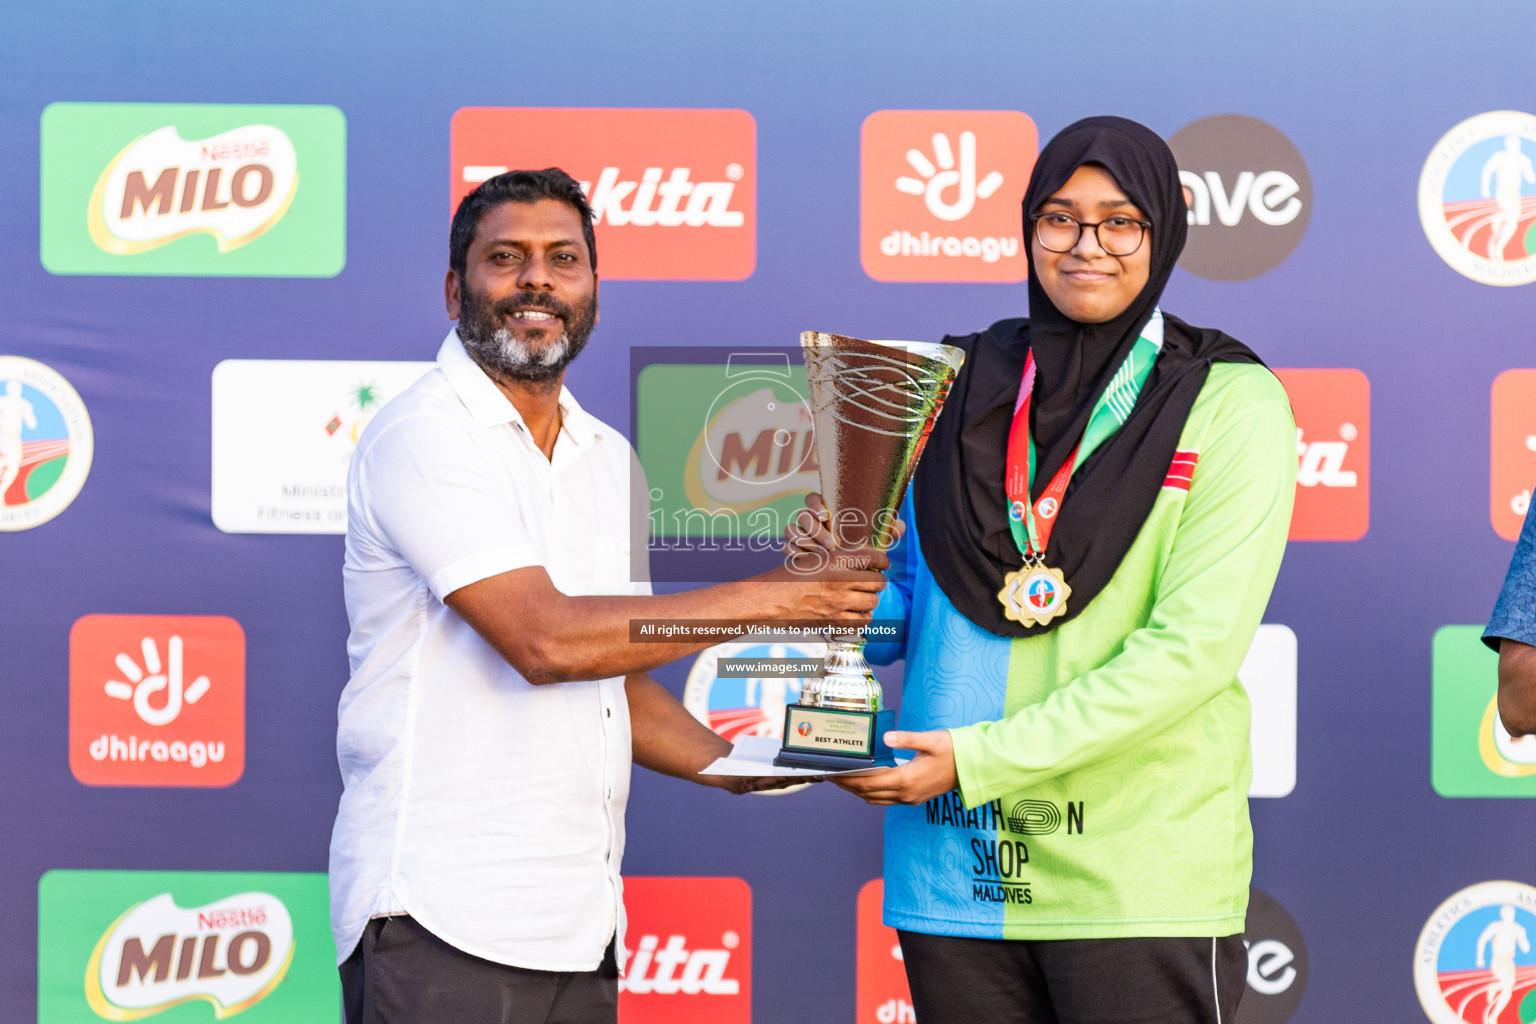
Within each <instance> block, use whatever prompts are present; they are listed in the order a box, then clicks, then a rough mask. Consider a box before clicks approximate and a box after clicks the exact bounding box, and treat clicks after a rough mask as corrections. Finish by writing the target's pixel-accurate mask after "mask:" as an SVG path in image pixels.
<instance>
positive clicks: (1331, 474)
mask: <svg viewBox="0 0 1536 1024" xmlns="http://www.w3.org/2000/svg"><path fill="white" fill-rule="evenodd" d="M1302 434H1303V431H1302V428H1301V427H1297V428H1296V456H1297V458H1298V459H1299V460H1300V465H1299V466H1298V467H1297V470H1296V483H1297V485H1298V486H1301V487H1354V486H1355V484H1356V482H1357V477H1356V476H1355V472H1354V470H1349V469H1345V468H1344V460H1345V459H1347V458H1348V457H1349V442H1351V441H1353V440H1354V439H1355V438H1356V437H1357V436H1359V431H1357V430H1356V429H1355V425H1354V424H1353V423H1342V424H1340V425H1339V438H1340V439H1339V440H1337V441H1306V440H1303V437H1302Z"/></svg>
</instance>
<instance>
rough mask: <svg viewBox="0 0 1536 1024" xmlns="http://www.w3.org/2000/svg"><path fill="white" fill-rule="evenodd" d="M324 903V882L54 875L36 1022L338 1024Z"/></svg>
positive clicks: (44, 904) (42, 923)
mask: <svg viewBox="0 0 1536 1024" xmlns="http://www.w3.org/2000/svg"><path fill="white" fill-rule="evenodd" d="M326 907H327V899H326V881H325V876H324V875H323V874H276V873H264V874H245V873H231V874H223V873H214V872H139V871H50V872H48V873H47V874H45V875H44V876H43V877H42V880H41V881H40V882H39V883H38V967H37V974H38V985H37V994H38V1020H40V1021H65V1020H70V1021H76V1020H100V1019H105V1020H112V1021H137V1020H143V1019H145V1018H150V1017H156V1016H158V1015H159V1014H162V1013H169V1015H170V1017H171V1018H174V1019H178V1020H179V1019H182V1018H181V1017H180V1016H179V1014H178V1013H177V1012H176V1010H175V1008H176V1007H179V1006H184V1005H186V1004H192V1007H189V1008H188V1009H186V1010H183V1011H181V1013H186V1014H187V1015H188V1017H187V1019H203V1020H209V1019H217V1020H224V1019H225V1018H228V1017H233V1016H236V1015H239V1017H240V1019H241V1020H242V1021H250V1022H251V1024H262V1022H273V1024H276V1022H279V1021H281V1022H283V1024H292V1022H295V1021H320V1020H335V1018H336V1004H337V1001H338V1000H339V999H340V996H341V993H340V984H339V980H338V979H337V976H336V967H335V960H334V958H333V957H332V956H331V951H333V950H334V948H335V947H334V945H333V944H332V943H331V941H330V937H329V930H328V922H327V911H326ZM203 1003H206V1004H207V1006H206V1007H202V1008H198V1009H194V1008H193V1007H197V1006H198V1004H203Z"/></svg>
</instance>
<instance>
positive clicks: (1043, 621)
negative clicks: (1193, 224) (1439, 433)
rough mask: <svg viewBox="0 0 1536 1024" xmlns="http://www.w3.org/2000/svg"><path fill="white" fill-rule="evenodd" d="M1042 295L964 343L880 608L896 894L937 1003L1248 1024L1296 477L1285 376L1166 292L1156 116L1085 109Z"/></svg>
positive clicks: (1046, 178)
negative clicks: (1260, 826)
mask: <svg viewBox="0 0 1536 1024" xmlns="http://www.w3.org/2000/svg"><path fill="white" fill-rule="evenodd" d="M1024 214H1025V238H1026V239H1027V242H1028V252H1029V267H1030V273H1029V308H1030V314H1031V315H1030V318H1029V319H1027V320H1024V319H1018V320H1004V321H1002V322H1000V323H997V324H993V325H992V326H991V327H990V328H988V329H987V330H985V331H982V332H981V333H979V334H973V335H970V336H968V337H964V338H953V337H951V338H946V339H945V341H946V342H948V343H950V344H953V345H958V346H960V347H961V348H963V349H965V351H966V362H965V365H964V368H963V369H962V371H961V373H960V376H959V378H958V379H957V380H956V382H955V386H954V389H953V391H952V392H951V395H950V398H949V401H948V403H947V405H946V406H945V408H944V411H943V413H942V414H941V415H940V417H939V419H938V422H937V424H936V426H935V428H934V431H933V434H932V436H931V438H930V440H929V442H928V446H927V448H926V450H925V454H924V456H923V459H922V462H921V464H920V465H919V467H918V471H917V476H916V478H915V480H914V482H913V486H912V493H911V494H910V495H909V497H908V504H907V508H906V510H905V512H904V514H903V518H904V519H905V520H907V521H908V522H909V523H911V524H912V529H911V530H910V531H909V532H908V534H907V536H906V538H905V540H904V541H903V542H902V543H901V544H899V545H898V546H897V547H896V548H895V549H894V550H893V552H892V561H893V567H892V570H891V572H890V577H891V583H892V585H891V586H890V587H888V588H887V589H886V591H885V592H884V594H883V595H882V598H881V604H880V607H879V609H878V610H877V611H876V612H875V615H876V617H904V618H906V619H907V621H908V632H907V639H906V642H905V644H904V645H902V646H901V647H896V646H895V645H883V646H876V645H871V647H870V648H869V656H870V660H872V661H876V660H889V659H894V658H897V657H905V659H906V678H905V684H904V692H903V695H902V701H901V709H900V719H899V722H900V731H898V732H895V733H892V734H891V735H890V743H891V745H892V746H893V747H898V748H904V749H908V750H912V751H915V752H916V756H915V758H914V759H913V761H912V762H911V763H910V764H908V765H905V766H903V767H901V768H897V769H893V770H890V771H886V772H882V773H877V774H874V775H870V776H865V777H861V778H857V779H850V780H844V781H842V782H841V784H842V785H843V786H844V787H845V788H847V789H849V790H852V791H854V792H856V793H858V794H859V795H861V796H863V797H864V798H865V799H867V800H869V801H870V802H871V803H877V804H889V805H893V806H892V808H891V810H890V812H889V813H888V814H887V817H886V854H885V921H886V923H887V924H890V925H892V926H893V927H895V928H897V929H898V930H899V931H900V934H901V944H902V949H903V952H904V959H905V964H906V969H907V975H908V978H909V980H910V982H911V985H912V992H913V1000H914V1005H915V1008H916V1011H917V1019H918V1021H919V1022H920V1024H943V1022H948V1021H955V1022H961V1021H964V1022H973V1021H980V1020H985V1021H988V1022H996V1021H1028V1022H1037V1021H1049V1022H1057V1021H1059V1022H1062V1024H1068V1022H1110V1021H1113V1022H1132V1021H1138V1022H1139V1021H1147V1022H1152V1021H1156V1022H1159V1024H1163V1022H1170V1021H1210V1022H1213V1024H1214V1022H1217V1021H1231V1020H1232V1017H1233V1013H1234V1012H1235V1009H1236V1005H1237V1000H1238V997H1239V996H1240V994H1241V992H1242V987H1243V976H1244V971H1245V967H1246V954H1245V951H1244V947H1243V944H1242V934H1241V933H1242V930H1243V919H1244V912H1245V910H1246V907H1247V899H1248V883H1249V878H1250V875H1251V873H1252V845H1253V837H1252V831H1251V829H1250V827H1249V822H1248V804H1247V791H1248V784H1249V778H1250V775H1251V768H1250V764H1249V747H1248V731H1249V707H1248V700H1247V696H1246V694H1245V693H1244V691H1243V688H1242V686H1241V684H1240V683H1239V682H1238V680H1237V670H1238V666H1239V665H1240V664H1241V663H1242V660H1243V656H1244V655H1245V653H1246V652H1247V650H1248V646H1249V644H1250V643H1251V642H1252V638H1253V635H1254V631H1255V630H1256V628H1257V627H1258V623H1259V619H1260V616H1261V615H1262V614H1263V611H1264V607H1265V605H1266V604H1267V602H1268V600H1269V593H1270V589H1271V588H1272V586H1273V585H1274V580H1275V576H1276V573H1277V572H1278V571H1279V566H1280V558H1281V555H1282V554H1283V552H1284V548H1285V539H1286V533H1287V530H1288V527H1289V523H1290V515H1291V502H1292V497H1293V495H1294V488H1295V475H1296V448H1295V442H1296V435H1295V425H1294V423H1293V421H1292V418H1291V413H1290V406H1289V403H1288V402H1287V400H1286V396H1285V392H1284V390H1283V389H1282V388H1281V386H1280V384H1279V382H1278V381H1277V380H1276V379H1275V377H1274V376H1273V375H1272V374H1271V373H1270V372H1269V371H1268V370H1267V369H1266V368H1265V367H1264V366H1263V364H1262V363H1260V362H1259V360H1258V357H1257V356H1255V355H1254V354H1253V353H1252V352H1251V351H1250V350H1249V349H1248V348H1246V347H1245V346H1244V345H1242V344H1241V343H1239V342H1237V341H1236V340H1234V339H1232V338H1230V337H1228V336H1227V335H1225V334H1222V333H1221V332H1219V331H1213V330H1204V329H1201V328H1195V327H1191V326H1189V325H1188V324H1186V323H1184V322H1183V321H1182V320H1179V319H1176V318H1175V317H1173V316H1169V315H1165V314H1163V313H1162V312H1161V311H1160V310H1159V309H1158V300H1159V299H1160V297H1161V295H1162V291H1163V287H1164V285H1165V284H1166V283H1167V281H1168V277H1169V275H1170V274H1171V273H1172V272H1173V267H1174V264H1175V262H1176V261H1177V259H1178V256H1179V252H1180V251H1181V250H1182V248H1183V245H1184V238H1185V233H1186V230H1187V228H1186V209H1185V204H1184V198H1183V194H1182V189H1181V187H1180V184H1179V178H1178V168H1177V165H1176V164H1175V162H1174V158H1173V154H1172V153H1171V152H1169V150H1168V147H1167V145H1166V144H1165V143H1164V142H1163V140H1162V139H1160V138H1158V137H1157V135H1155V134H1154V133H1153V132H1151V131H1150V130H1148V129H1147V128H1145V127H1143V126H1142V125H1139V124H1137V123H1135V122H1133V121H1127V120H1125V119H1123V118H1114V117H1095V118H1089V119H1087V120H1084V121H1079V122H1077V123H1076V124H1073V125H1071V126H1070V127H1068V128H1066V129H1064V130H1063V131H1062V132H1061V133H1060V134H1059V135H1057V136H1056V137H1055V138H1054V139H1052V140H1051V142H1050V143H1049V144H1048V145H1047V146H1046V147H1045V149H1044V151H1043V152H1042V153H1041V154H1040V159H1039V161H1038V162H1037V163H1036V165H1035V169H1034V174H1033V176H1032V178H1031V179H1030V184H1029V189H1028V192H1027V194H1026V196H1025V200H1024Z"/></svg>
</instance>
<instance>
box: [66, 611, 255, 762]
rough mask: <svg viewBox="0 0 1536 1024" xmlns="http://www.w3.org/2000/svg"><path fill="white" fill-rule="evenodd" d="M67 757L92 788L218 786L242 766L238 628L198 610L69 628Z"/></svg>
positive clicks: (86, 621)
mask: <svg viewBox="0 0 1536 1024" xmlns="http://www.w3.org/2000/svg"><path fill="white" fill-rule="evenodd" d="M69 705H70V716H69V717H70V736H69V762H70V770H71V771H72V772H73V773H74V775H75V778H77V779H79V780H80V781H81V782H84V783H86V784H87V785H94V786H227V785H230V784H231V783H233V782H234V781H235V780H236V779H238V778H239V777H240V775H241V773H242V772H243V771H244V767H245V634H244V632H243V631H242V630H241V628H240V624H239V623H237V622H236V621H235V620H234V619H230V618H225V617H223V616H202V615H185V616H170V615H87V616H85V617H84V618H82V619H80V620H78V621H77V622H76V623H75V625H74V627H73V628H72V629H71V630H70V700H69Z"/></svg>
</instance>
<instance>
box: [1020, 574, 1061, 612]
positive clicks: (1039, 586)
mask: <svg viewBox="0 0 1536 1024" xmlns="http://www.w3.org/2000/svg"><path fill="white" fill-rule="evenodd" d="M1060 593H1061V588H1060V587H1059V586H1057V585H1056V582H1055V581H1054V580H1051V579H1050V578H1048V577H1046V576H1036V577H1035V578H1034V579H1032V580H1030V581H1029V586H1028V587H1027V588H1026V590H1025V595H1024V596H1025V599H1026V600H1028V601H1029V603H1030V604H1031V605H1033V606H1034V607H1035V610H1036V611H1042V612H1043V611H1045V610H1046V609H1047V608H1050V607H1051V606H1052V605H1054V604H1055V603H1056V600H1057V597H1058V595H1060Z"/></svg>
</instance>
